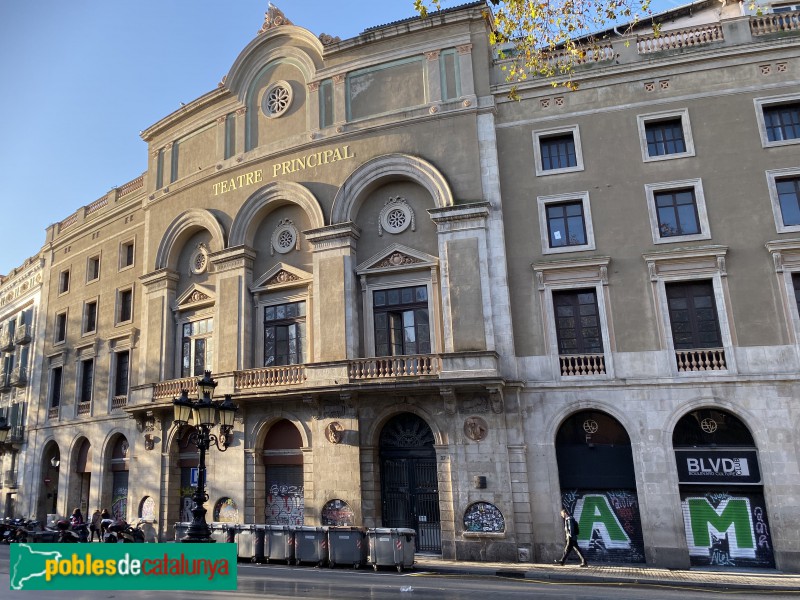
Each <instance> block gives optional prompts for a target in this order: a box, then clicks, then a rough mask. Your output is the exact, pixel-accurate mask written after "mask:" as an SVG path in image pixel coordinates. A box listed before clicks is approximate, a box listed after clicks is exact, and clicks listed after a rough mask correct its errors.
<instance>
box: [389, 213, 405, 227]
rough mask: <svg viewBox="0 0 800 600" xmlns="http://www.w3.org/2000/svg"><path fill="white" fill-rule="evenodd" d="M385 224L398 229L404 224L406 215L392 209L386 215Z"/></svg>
mask: <svg viewBox="0 0 800 600" xmlns="http://www.w3.org/2000/svg"><path fill="white" fill-rule="evenodd" d="M386 222H387V223H388V224H389V225H390V226H392V227H394V228H396V229H400V228H401V227H402V226H403V225H405V222H406V213H404V212H403V211H402V210H400V209H399V208H396V209H394V210H393V211H391V212H390V213H389V214H388V215H386Z"/></svg>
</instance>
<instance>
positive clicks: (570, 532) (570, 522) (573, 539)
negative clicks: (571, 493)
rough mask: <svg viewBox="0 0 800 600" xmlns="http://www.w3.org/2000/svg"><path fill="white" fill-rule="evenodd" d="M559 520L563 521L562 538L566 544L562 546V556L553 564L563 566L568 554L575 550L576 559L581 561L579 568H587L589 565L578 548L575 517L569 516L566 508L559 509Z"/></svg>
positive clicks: (577, 531)
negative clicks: (564, 538) (563, 537)
mask: <svg viewBox="0 0 800 600" xmlns="http://www.w3.org/2000/svg"><path fill="white" fill-rule="evenodd" d="M561 518H562V519H563V521H564V536H565V537H566V544H565V545H564V554H562V555H561V558H560V559H559V560H556V561H554V562H555V563H556V564H559V565H562V566H563V565H564V561H566V560H567V557H568V556H569V555H570V553H571V552H572V551H573V550H575V553H576V554H577V555H578V558H580V559H581V566H582V567H588V566H589V563H587V562H586V557H585V556H584V555H583V553H582V552H581V549H580V547H579V546H578V533H579V530H578V522H577V521H576V520H575V517H573V516H572V515H571V514H569V511H568V510H567V509H566V508H562V509H561Z"/></svg>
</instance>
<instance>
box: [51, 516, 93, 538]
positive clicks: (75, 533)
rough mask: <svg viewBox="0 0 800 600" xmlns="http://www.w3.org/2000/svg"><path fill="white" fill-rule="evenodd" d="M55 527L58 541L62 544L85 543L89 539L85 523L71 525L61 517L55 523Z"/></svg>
mask: <svg viewBox="0 0 800 600" xmlns="http://www.w3.org/2000/svg"><path fill="white" fill-rule="evenodd" d="M56 528H57V529H58V531H59V535H58V541H59V542H61V543H62V544H63V543H66V544H71V543H85V542H88V541H89V527H88V526H87V525H86V523H80V524H77V525H73V524H71V523H70V522H69V521H68V520H67V519H61V520H60V521H59V522H58V523H56Z"/></svg>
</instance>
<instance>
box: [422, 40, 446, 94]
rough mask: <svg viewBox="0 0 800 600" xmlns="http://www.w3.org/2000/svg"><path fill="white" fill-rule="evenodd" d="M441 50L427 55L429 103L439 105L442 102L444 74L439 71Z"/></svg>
mask: <svg viewBox="0 0 800 600" xmlns="http://www.w3.org/2000/svg"><path fill="white" fill-rule="evenodd" d="M439 54H440V52H439V50H433V51H431V52H426V53H425V58H426V59H427V61H426V67H427V69H428V102H430V103H431V104H437V103H439V102H441V101H442V74H441V72H440V69H439Z"/></svg>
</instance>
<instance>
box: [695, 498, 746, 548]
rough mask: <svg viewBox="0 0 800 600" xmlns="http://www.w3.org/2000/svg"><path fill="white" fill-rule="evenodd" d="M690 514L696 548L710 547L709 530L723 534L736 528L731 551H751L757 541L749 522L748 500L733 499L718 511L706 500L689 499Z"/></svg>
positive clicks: (723, 503)
mask: <svg viewBox="0 0 800 600" xmlns="http://www.w3.org/2000/svg"><path fill="white" fill-rule="evenodd" d="M686 502H687V503H688V504H689V515H690V516H691V523H692V537H693V539H694V546H698V547H702V548H709V547H710V546H711V537H710V536H711V534H710V529H711V528H713V529H714V530H715V531H717V533H719V534H723V533H725V532H726V531H728V530H729V529H730V528H731V527H733V539H731V540H730V542H731V546H732V548H731V550H732V551H733V550H734V549H738V550H740V551H741V550H751V549H754V548H755V544H756V540H755V537H754V536H753V528H752V526H751V522H750V503H749V502H748V501H747V498H730V499H729V500H725V501H722V502H720V504H719V510H717V509H715V508H714V507H713V506H711V504H710V503H709V502H708V500H706V499H705V498H688V499H687V500H686Z"/></svg>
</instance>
